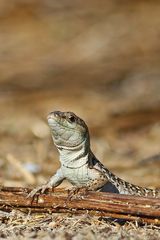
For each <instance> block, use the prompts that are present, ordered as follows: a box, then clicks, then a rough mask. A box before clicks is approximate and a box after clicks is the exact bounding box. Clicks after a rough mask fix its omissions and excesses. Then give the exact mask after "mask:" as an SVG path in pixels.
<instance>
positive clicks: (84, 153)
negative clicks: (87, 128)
mask: <svg viewBox="0 0 160 240" xmlns="http://www.w3.org/2000/svg"><path fill="white" fill-rule="evenodd" d="M56 147H57V149H58V151H59V154H60V162H61V164H62V165H63V166H65V167H68V168H78V167H81V166H83V165H85V164H86V163H87V162H88V159H89V154H90V143H89V139H88V138H85V139H84V141H82V142H81V143H80V144H79V145H77V146H74V147H73V146H71V147H68V146H67V147H66V146H58V145H56Z"/></svg>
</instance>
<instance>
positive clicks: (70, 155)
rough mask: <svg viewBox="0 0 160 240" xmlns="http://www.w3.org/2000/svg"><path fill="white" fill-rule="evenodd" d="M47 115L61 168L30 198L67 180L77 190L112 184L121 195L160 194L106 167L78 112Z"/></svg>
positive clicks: (33, 192) (154, 195)
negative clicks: (97, 153)
mask: <svg viewBox="0 0 160 240" xmlns="http://www.w3.org/2000/svg"><path fill="white" fill-rule="evenodd" d="M47 118H48V124H49V127H50V130H51V135H52V138H53V142H54V144H55V146H56V148H57V150H58V152H59V156H60V157H59V160H60V163H61V167H60V168H59V169H58V170H57V172H56V173H55V174H54V175H53V176H52V177H51V178H50V179H49V181H48V182H47V183H45V184H43V185H41V186H38V187H37V188H35V189H33V190H32V191H31V192H30V193H29V194H28V197H33V196H34V195H35V194H36V193H38V192H40V193H44V192H45V191H46V190H47V189H50V188H51V189H54V188H55V187H57V186H59V185H60V184H61V183H62V181H63V180H64V179H66V180H68V181H69V182H70V183H71V184H72V185H73V186H75V187H76V188H77V189H78V188H86V189H87V190H90V191H101V189H103V188H104V187H105V186H107V185H108V184H111V185H112V186H113V187H114V188H115V189H116V191H117V192H118V193H119V194H128V195H138V196H149V197H157V198H158V197H160V190H159V189H155V190H154V189H149V188H145V187H140V186H137V185H134V184H131V183H129V182H127V181H125V180H122V179H121V178H119V177H118V176H116V175H115V174H113V173H112V172H111V171H110V170H109V169H107V168H106V167H104V165H103V164H102V163H101V162H100V161H99V160H98V159H97V158H96V156H95V155H94V154H93V152H92V150H91V148H90V135H89V130H88V127H87V125H86V123H85V122H84V121H83V120H82V119H81V118H80V117H78V116H77V115H76V114H74V113H73V112H61V111H53V112H51V113H49V115H48V117H47ZM114 188H113V189H114ZM111 189H112V188H111Z"/></svg>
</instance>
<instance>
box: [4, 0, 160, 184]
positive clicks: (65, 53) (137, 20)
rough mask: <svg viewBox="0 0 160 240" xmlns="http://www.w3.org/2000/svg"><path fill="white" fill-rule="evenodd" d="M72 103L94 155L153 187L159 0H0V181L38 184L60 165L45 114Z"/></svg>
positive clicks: (158, 118)
mask: <svg viewBox="0 0 160 240" xmlns="http://www.w3.org/2000/svg"><path fill="white" fill-rule="evenodd" d="M52 110H62V111H63V110H64V111H66V110H67V111H68V110H70V111H73V112H75V113H77V114H78V115H79V116H81V117H82V118H83V119H84V120H85V121H86V123H87V124H88V126H89V129H90V133H91V143H92V147H93V149H94V152H95V153H96V155H97V157H98V158H99V159H101V160H102V162H103V163H104V164H105V165H106V166H107V167H108V168H109V169H111V170H112V171H113V172H114V173H116V174H118V175H119V176H120V177H122V178H123V179H126V180H128V181H130V182H132V183H135V184H139V185H142V186H150V187H158V186H160V183H159V176H160V171H159V167H160V161H159V160H157V159H156V160H152V161H141V159H144V158H147V157H150V156H151V155H154V154H157V153H159V142H160V1H158V0H157V1H156V0H152V1H145V0H144V1H142V0H135V1H127V0H126V1H125V0H122V1H116V0H113V1H98V0H94V1H87V0H86V1H80V0H77V1H72V0H69V1H67V0H65V1H53V0H39V1H36V0H12V1H5V0H0V112H1V117H0V138H1V141H0V149H1V151H0V167H1V171H0V182H1V184H5V185H7V186H28V185H30V186H31V185H32V186H33V185H37V184H40V183H42V182H43V181H44V180H45V179H48V177H49V176H51V174H53V173H54V171H55V170H56V168H57V167H58V165H59V162H58V160H57V159H58V154H57V151H56V150H55V148H54V146H53V143H52V141H51V136H50V132H49V129H48V126H47V121H46V115H47V114H48V113H49V112H50V111H52Z"/></svg>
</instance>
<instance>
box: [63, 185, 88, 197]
mask: <svg viewBox="0 0 160 240" xmlns="http://www.w3.org/2000/svg"><path fill="white" fill-rule="evenodd" d="M87 191H88V189H87V188H86V187H72V188H71V189H69V190H68V200H72V199H82V198H83V196H84V195H86V194H87Z"/></svg>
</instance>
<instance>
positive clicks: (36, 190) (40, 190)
mask: <svg viewBox="0 0 160 240" xmlns="http://www.w3.org/2000/svg"><path fill="white" fill-rule="evenodd" d="M50 188H52V186H50V184H49V183H47V184H43V185H41V186H38V187H36V188H34V189H33V190H32V191H31V192H30V193H29V194H28V195H27V198H30V197H31V198H33V197H34V196H35V195H36V194H37V193H38V194H43V193H45V191H46V190H47V189H50Z"/></svg>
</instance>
